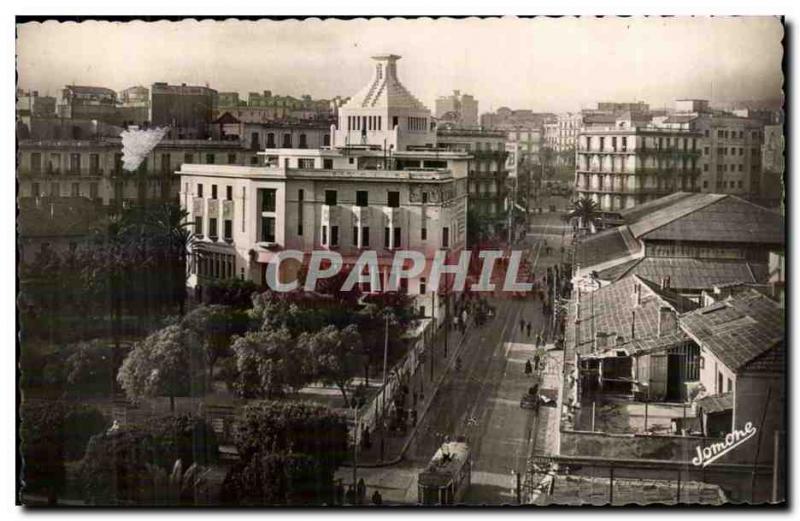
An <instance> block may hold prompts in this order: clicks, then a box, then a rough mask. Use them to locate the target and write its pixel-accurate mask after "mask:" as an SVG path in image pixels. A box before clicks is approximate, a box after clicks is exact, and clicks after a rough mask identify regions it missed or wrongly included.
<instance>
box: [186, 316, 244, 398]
mask: <svg viewBox="0 0 800 521" xmlns="http://www.w3.org/2000/svg"><path fill="white" fill-rule="evenodd" d="M249 325H250V317H249V316H248V314H247V312H246V311H244V310H241V309H236V308H233V307H230V306H220V305H211V306H198V307H196V308H194V309H193V310H192V311H190V312H189V313H188V314H186V315H185V316H184V317H183V320H182V321H181V326H182V327H184V328H186V329H188V330H190V331H192V332H193V333H194V336H195V338H198V339H201V342H202V347H203V350H204V351H205V355H206V366H207V367H208V385H211V382H212V381H213V378H214V366H215V365H216V363H217V361H218V360H219V359H220V358H223V357H227V356H231V355H232V354H233V351H231V342H232V338H233V336H235V335H242V334H244V333H245V331H247V329H248V326H249Z"/></svg>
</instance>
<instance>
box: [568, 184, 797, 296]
mask: <svg viewBox="0 0 800 521" xmlns="http://www.w3.org/2000/svg"><path fill="white" fill-rule="evenodd" d="M617 219H618V220H617V221H616V222H618V223H620V225H619V226H616V227H614V228H610V229H607V230H604V231H602V232H599V233H597V234H594V235H590V236H586V237H584V238H582V239H581V240H580V241H579V243H578V245H577V256H576V263H577V265H578V269H577V272H576V277H575V282H577V283H579V284H584V285H586V284H585V281H586V278H587V277H588V276H589V275H592V274H594V276H595V278H597V279H599V280H600V281H601V282H602V283H610V282H614V281H617V280H620V279H622V278H624V277H626V276H628V275H638V276H641V277H643V278H645V279H648V280H651V281H656V282H657V281H660V280H661V279H662V278H668V279H669V280H670V287H671V288H673V289H674V290H677V291H679V292H680V293H681V294H683V295H686V296H690V297H692V298H694V299H695V300H697V298H698V297H699V296H700V294H701V293H702V291H703V290H704V289H710V288H712V287H713V286H714V285H718V284H730V283H734V282H738V283H750V284H766V283H767V282H768V261H769V252H770V251H775V250H781V249H782V248H783V244H784V242H785V237H784V234H785V230H784V222H783V218H782V217H781V216H780V214H778V213H777V212H775V211H772V210H769V209H766V208H762V207H760V206H757V205H755V204H753V203H751V202H749V201H746V200H744V199H741V198H739V197H736V196H734V195H726V194H701V193H684V192H681V193H676V194H672V195H670V196H667V197H664V198H661V199H658V200H655V201H652V202H649V203H646V204H645V205H643V206H641V207H634V208H630V209H626V210H623V211H620V212H617ZM582 281H583V282H582ZM587 287H588V288H591V284H589V285H588V286H587Z"/></svg>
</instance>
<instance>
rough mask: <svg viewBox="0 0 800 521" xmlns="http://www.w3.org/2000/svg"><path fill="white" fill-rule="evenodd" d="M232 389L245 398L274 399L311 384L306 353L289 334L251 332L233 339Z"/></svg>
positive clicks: (280, 332) (284, 331) (269, 331)
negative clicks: (233, 381) (234, 381)
mask: <svg viewBox="0 0 800 521" xmlns="http://www.w3.org/2000/svg"><path fill="white" fill-rule="evenodd" d="M231 349H232V350H233V352H234V354H235V356H236V369H237V373H238V374H237V381H236V385H235V386H234V388H235V389H236V390H237V392H238V393H239V394H240V395H241V396H243V397H245V398H277V397H280V396H283V395H285V393H286V392H287V391H289V390H295V389H299V388H301V387H303V386H304V385H306V384H307V383H308V382H309V381H310V374H309V372H308V370H307V362H306V356H305V353H304V352H303V351H302V349H301V348H300V347H299V345H298V342H295V341H294V340H293V339H292V336H291V335H290V334H289V330H288V329H286V328H281V329H267V330H262V331H253V332H249V333H247V334H245V335H244V336H241V337H238V338H236V340H235V341H234V342H233V345H232V347H231Z"/></svg>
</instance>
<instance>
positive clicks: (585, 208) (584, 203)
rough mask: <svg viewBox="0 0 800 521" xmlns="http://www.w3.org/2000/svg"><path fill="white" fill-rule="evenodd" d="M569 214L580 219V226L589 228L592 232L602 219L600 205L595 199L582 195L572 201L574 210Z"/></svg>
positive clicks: (570, 217) (569, 216) (572, 217)
mask: <svg viewBox="0 0 800 521" xmlns="http://www.w3.org/2000/svg"><path fill="white" fill-rule="evenodd" d="M567 216H568V218H569V219H577V220H578V228H589V231H590V233H594V232H595V231H596V226H597V223H598V221H599V220H600V207H599V205H598V204H597V203H596V202H595V201H594V200H593V199H589V198H588V197H581V198H580V199H578V200H577V201H575V202H574V203H572V210H571V211H570V212H569V214H568V215H567Z"/></svg>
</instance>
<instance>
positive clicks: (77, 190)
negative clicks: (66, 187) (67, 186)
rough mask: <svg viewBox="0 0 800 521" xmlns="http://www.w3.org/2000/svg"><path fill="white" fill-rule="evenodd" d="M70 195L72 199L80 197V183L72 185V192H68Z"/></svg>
mask: <svg viewBox="0 0 800 521" xmlns="http://www.w3.org/2000/svg"><path fill="white" fill-rule="evenodd" d="M70 195H71V196H72V197H80V196H81V185H80V183H72V190H71V191H70Z"/></svg>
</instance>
